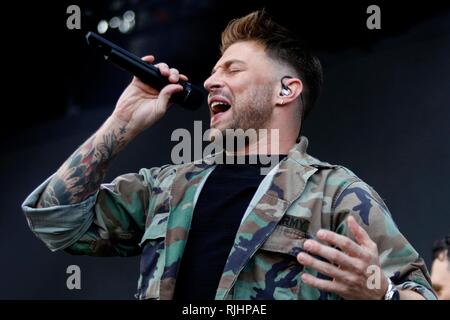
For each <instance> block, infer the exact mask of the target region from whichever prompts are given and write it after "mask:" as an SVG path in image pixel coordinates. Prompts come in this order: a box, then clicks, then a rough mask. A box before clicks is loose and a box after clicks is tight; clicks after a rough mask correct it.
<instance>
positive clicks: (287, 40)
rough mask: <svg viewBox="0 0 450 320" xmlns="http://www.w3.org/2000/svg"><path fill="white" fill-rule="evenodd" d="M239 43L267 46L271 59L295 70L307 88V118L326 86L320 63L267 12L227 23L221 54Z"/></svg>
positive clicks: (305, 93)
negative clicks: (251, 42) (323, 86)
mask: <svg viewBox="0 0 450 320" xmlns="http://www.w3.org/2000/svg"><path fill="white" fill-rule="evenodd" d="M240 41H256V42H258V43H260V44H262V45H264V47H265V49H266V53H267V54H268V55H269V57H271V58H272V59H274V60H276V61H279V62H280V63H282V64H287V65H288V66H291V67H292V68H294V70H295V71H296V72H297V73H298V76H299V77H300V80H301V81H302V83H303V87H304V90H303V93H302V94H303V96H304V98H305V99H304V102H305V106H304V108H305V110H304V111H303V112H302V113H303V117H305V116H306V115H308V114H309V112H310V111H311V109H312V108H313V106H314V104H315V102H316V100H317V98H318V96H319V93H320V90H321V88H322V83H323V72H322V66H321V64H320V61H319V59H318V58H317V57H316V56H314V55H313V54H312V53H311V51H309V50H308V49H307V48H306V46H305V45H304V44H303V43H302V42H301V41H300V40H299V39H298V38H297V37H296V36H295V35H294V34H293V33H292V32H291V31H289V30H288V29H286V28H285V27H283V26H281V25H279V24H278V23H276V22H275V21H274V20H273V19H272V17H271V16H270V15H268V14H267V13H266V11H265V10H264V9H263V10H259V11H254V12H252V13H250V14H248V15H246V16H244V17H241V18H238V19H234V20H231V21H230V22H229V23H228V25H227V27H226V28H225V30H224V31H223V32H222V39H221V47H220V51H221V53H222V54H223V53H224V52H225V50H227V49H228V47H229V46H231V45H232V44H234V43H236V42H240Z"/></svg>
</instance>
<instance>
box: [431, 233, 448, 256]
mask: <svg viewBox="0 0 450 320" xmlns="http://www.w3.org/2000/svg"><path fill="white" fill-rule="evenodd" d="M442 252H446V253H447V259H448V260H449V261H450V234H449V235H447V236H445V237H444V238H443V239H440V240H436V241H435V242H434V244H433V260H434V259H436V258H437V257H438V256H439V255H440V254H441V253H442Z"/></svg>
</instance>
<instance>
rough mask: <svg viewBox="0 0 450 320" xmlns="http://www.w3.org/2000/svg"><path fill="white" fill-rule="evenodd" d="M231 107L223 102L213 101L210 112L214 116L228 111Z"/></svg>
mask: <svg viewBox="0 0 450 320" xmlns="http://www.w3.org/2000/svg"><path fill="white" fill-rule="evenodd" d="M230 108H231V105H229V104H227V103H225V102H219V101H215V102H213V103H211V111H212V113H213V114H214V115H216V114H219V113H223V112H226V111H228V110H229V109H230Z"/></svg>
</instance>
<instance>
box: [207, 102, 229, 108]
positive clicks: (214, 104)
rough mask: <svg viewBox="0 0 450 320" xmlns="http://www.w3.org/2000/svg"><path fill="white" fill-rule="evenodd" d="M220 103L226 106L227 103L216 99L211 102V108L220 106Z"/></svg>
mask: <svg viewBox="0 0 450 320" xmlns="http://www.w3.org/2000/svg"><path fill="white" fill-rule="evenodd" d="M218 105H224V106H226V105H227V104H226V103H224V102H220V101H214V102H213V103H211V108H214V107H215V106H218Z"/></svg>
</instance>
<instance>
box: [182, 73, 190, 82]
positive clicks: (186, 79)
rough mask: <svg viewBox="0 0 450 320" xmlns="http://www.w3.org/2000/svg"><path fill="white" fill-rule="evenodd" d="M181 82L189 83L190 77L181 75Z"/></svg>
mask: <svg viewBox="0 0 450 320" xmlns="http://www.w3.org/2000/svg"><path fill="white" fill-rule="evenodd" d="M180 80H184V81H188V80H189V79H188V77H187V76H185V75H184V74H181V73H180Z"/></svg>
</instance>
